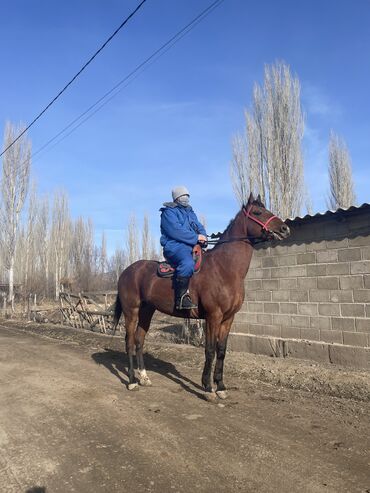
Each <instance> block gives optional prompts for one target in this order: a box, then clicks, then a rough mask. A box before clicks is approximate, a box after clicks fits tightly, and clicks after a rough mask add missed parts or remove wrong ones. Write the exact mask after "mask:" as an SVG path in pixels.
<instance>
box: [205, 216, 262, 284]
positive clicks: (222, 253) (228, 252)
mask: <svg viewBox="0 0 370 493" xmlns="http://www.w3.org/2000/svg"><path fill="white" fill-rule="evenodd" d="M245 220H246V219H245V217H244V216H243V214H242V213H241V212H239V213H238V214H237V216H236V218H235V220H234V221H233V223H232V224H231V225H230V226H229V227H228V228H227V230H226V231H225V232H224V233H223V234H222V235H221V237H220V245H219V246H217V247H216V248H215V249H214V251H213V252H212V255H214V257H215V258H216V259H219V261H220V262H221V263H226V264H227V266H228V269H229V270H230V271H231V272H232V273H233V275H235V276H237V277H238V278H239V277H240V279H244V278H245V276H246V275H247V272H248V269H249V264H250V262H251V259H252V254H253V247H252V245H251V244H250V243H249V242H248V240H244V241H243V240H242V239H240V238H246V236H247V228H246V224H245ZM239 239H240V240H239Z"/></svg>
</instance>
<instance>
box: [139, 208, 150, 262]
mask: <svg viewBox="0 0 370 493" xmlns="http://www.w3.org/2000/svg"><path fill="white" fill-rule="evenodd" d="M149 257H150V231H149V217H148V215H147V214H145V216H144V221H143V229H142V232H141V255H140V258H142V259H144V260H148V259H149Z"/></svg>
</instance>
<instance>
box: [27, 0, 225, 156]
mask: <svg viewBox="0 0 370 493" xmlns="http://www.w3.org/2000/svg"><path fill="white" fill-rule="evenodd" d="M223 1H224V0H216V1H214V2H212V3H211V4H210V5H209V6H208V7H207V8H206V9H204V10H203V11H202V12H200V14H198V15H197V16H196V17H194V18H193V19H192V20H191V21H190V22H189V23H188V24H186V26H184V27H183V28H182V29H180V31H178V32H177V33H176V34H175V35H174V36H172V37H171V38H170V39H169V40H168V41H166V42H165V43H164V44H163V45H162V46H161V47H160V48H158V49H157V50H155V51H154V52H153V53H152V54H151V55H150V56H149V57H147V58H146V59H145V60H144V61H143V62H141V63H140V64H139V65H138V66H137V67H136V68H135V69H134V70H132V71H131V72H130V73H129V74H128V75H126V76H125V77H124V78H123V79H121V80H120V81H119V82H118V83H117V84H115V85H114V86H113V87H112V88H111V89H110V90H109V91H108V92H106V93H105V94H104V95H103V96H101V97H100V98H99V99H98V100H97V101H95V103H93V104H92V105H91V106H89V107H88V108H87V109H86V110H85V111H84V112H83V113H81V114H80V115H79V116H78V117H76V118H75V119H74V120H72V121H71V122H70V123H69V124H68V125H67V126H66V127H64V128H63V129H62V130H61V131H60V132H58V133H57V134H56V135H55V136H54V137H52V138H51V139H50V140H48V141H47V142H46V143H45V144H44V145H43V146H42V147H40V148H39V149H38V150H37V151H36V152H35V153H33V155H32V157H35V156H36V155H37V154H39V153H40V152H42V151H43V150H45V149H46V148H47V147H49V145H50V144H52V143H53V142H54V141H55V140H56V139H58V137H59V136H61V135H62V134H64V133H65V132H66V131H67V130H68V129H70V128H71V127H73V128H72V129H71V131H70V132H68V133H67V134H66V135H64V136H63V137H62V138H61V139H59V140H58V141H57V142H56V143H55V144H54V146H53V148H54V147H55V146H56V145H58V144H59V143H60V142H62V141H63V140H64V139H66V138H67V137H68V136H69V135H71V134H72V133H73V132H74V131H76V130H77V129H78V128H79V127H80V126H81V125H83V124H84V123H85V122H86V121H87V120H89V119H90V118H92V117H93V116H94V115H95V114H96V113H97V112H98V111H100V110H101V109H102V108H103V107H104V106H105V105H106V104H108V103H109V101H111V100H112V99H113V98H114V97H115V96H117V94H119V92H121V91H122V90H123V89H125V88H126V87H127V86H128V85H129V84H131V82H132V81H133V80H135V79H136V78H137V77H138V76H139V75H141V74H142V73H143V72H144V71H145V70H146V69H147V68H148V67H149V66H150V65H151V64H153V63H154V62H155V61H157V60H158V59H159V58H160V57H162V56H163V55H164V54H165V53H167V51H169V50H170V49H171V48H172V47H173V46H174V45H175V44H176V43H177V42H178V41H180V40H181V39H182V38H183V37H184V36H186V35H187V34H188V33H189V32H190V31H191V30H192V29H194V27H195V26H197V25H198V24H199V23H200V22H201V21H202V20H203V19H205V18H206V17H207V16H208V15H209V14H210V13H211V12H212V11H213V10H214V9H216V8H217V7H218V6H219V5H220V4H221V3H222V2H223ZM125 82H126V84H125V85H123V84H124V83H125ZM108 96H110V97H108ZM100 103H101V104H100ZM94 108H96V109H95V111H93V112H92V113H91V111H92V110H93V109H94ZM89 113H90V114H89ZM85 115H87V116H86V118H84V119H83V120H82V121H80V122H79V120H81V119H82V118H83V117H84V116H85ZM77 122H79V123H78V124H77V125H75V124H76V123H77ZM74 125H75V126H74Z"/></svg>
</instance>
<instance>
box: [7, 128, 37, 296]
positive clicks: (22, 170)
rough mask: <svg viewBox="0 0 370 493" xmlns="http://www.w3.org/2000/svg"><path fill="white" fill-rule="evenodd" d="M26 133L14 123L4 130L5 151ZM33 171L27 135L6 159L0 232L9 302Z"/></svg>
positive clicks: (12, 292) (8, 152)
mask: <svg viewBox="0 0 370 493" xmlns="http://www.w3.org/2000/svg"><path fill="white" fill-rule="evenodd" d="M22 131H23V128H22V127H21V126H19V127H16V126H14V125H12V124H11V123H9V122H8V123H7V124H6V126H5V135H4V148H6V147H8V146H9V145H10V143H11V142H12V141H13V140H14V139H15V137H16V136H17V135H19V134H20V133H21V132H22ZM30 167H31V142H30V140H29V139H28V138H27V137H26V136H25V135H24V136H23V137H22V138H20V139H19V140H18V141H17V142H16V143H15V144H14V145H13V146H12V147H11V148H10V149H8V151H7V152H6V153H5V154H4V156H3V167H2V168H3V169H2V180H1V198H2V203H1V209H0V228H1V231H2V234H1V242H2V248H3V255H4V262H5V267H6V269H7V271H8V279H9V301H10V302H12V303H13V301H14V262H15V251H16V241H17V234H18V228H19V223H20V215H21V212H22V209H23V207H24V203H25V200H26V196H27V191H28V184H29V176H30Z"/></svg>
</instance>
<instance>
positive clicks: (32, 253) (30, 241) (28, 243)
mask: <svg viewBox="0 0 370 493" xmlns="http://www.w3.org/2000/svg"><path fill="white" fill-rule="evenodd" d="M37 213H38V210H37V191H36V184H35V183H33V184H32V186H31V193H30V196H29V200H28V214H27V225H26V229H25V252H24V263H25V265H24V274H23V284H24V289H25V294H27V293H28V291H29V276H32V275H33V274H34V271H35V263H36V259H35V257H36V255H37V252H36V250H35V224H36V221H37Z"/></svg>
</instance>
